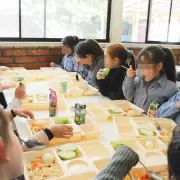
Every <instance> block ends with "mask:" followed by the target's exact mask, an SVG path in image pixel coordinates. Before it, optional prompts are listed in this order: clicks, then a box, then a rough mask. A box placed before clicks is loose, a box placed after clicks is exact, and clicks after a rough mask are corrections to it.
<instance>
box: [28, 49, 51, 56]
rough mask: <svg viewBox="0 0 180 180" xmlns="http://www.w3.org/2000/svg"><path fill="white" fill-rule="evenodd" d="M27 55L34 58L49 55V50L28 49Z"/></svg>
mask: <svg viewBox="0 0 180 180" xmlns="http://www.w3.org/2000/svg"><path fill="white" fill-rule="evenodd" d="M28 55H34V56H39V55H49V49H29V50H28Z"/></svg>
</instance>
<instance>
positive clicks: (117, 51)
mask: <svg viewBox="0 0 180 180" xmlns="http://www.w3.org/2000/svg"><path fill="white" fill-rule="evenodd" d="M106 50H107V53H108V54H109V55H110V57H111V58H112V59H113V58H118V59H120V63H121V65H123V66H125V67H129V66H130V65H132V67H133V69H135V58H134V55H133V53H132V52H131V51H130V50H127V48H126V47H125V46H124V45H123V44H113V45H109V46H108V47H107V48H106Z"/></svg>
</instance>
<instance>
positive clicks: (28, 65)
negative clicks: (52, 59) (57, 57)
mask: <svg viewBox="0 0 180 180" xmlns="http://www.w3.org/2000/svg"><path fill="white" fill-rule="evenodd" d="M40 67H49V63H36V64H34V63H33V64H27V67H26V68H27V69H39V68H40Z"/></svg>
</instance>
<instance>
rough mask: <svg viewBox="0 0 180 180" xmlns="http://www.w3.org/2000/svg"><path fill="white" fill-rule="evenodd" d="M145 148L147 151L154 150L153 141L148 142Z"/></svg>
mask: <svg viewBox="0 0 180 180" xmlns="http://www.w3.org/2000/svg"><path fill="white" fill-rule="evenodd" d="M145 148H146V149H147V150H152V149H154V144H153V142H152V141H146V143H145Z"/></svg>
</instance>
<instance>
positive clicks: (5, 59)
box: [0, 57, 14, 64]
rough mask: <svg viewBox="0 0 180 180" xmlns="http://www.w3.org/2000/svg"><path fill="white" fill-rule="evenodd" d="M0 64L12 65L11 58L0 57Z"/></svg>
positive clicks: (12, 59)
mask: <svg viewBox="0 0 180 180" xmlns="http://www.w3.org/2000/svg"><path fill="white" fill-rule="evenodd" d="M1 63H5V64H6V63H14V58H13V57H0V64H1Z"/></svg>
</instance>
